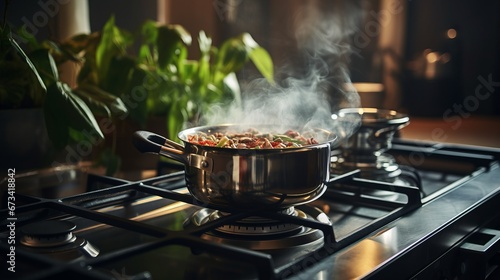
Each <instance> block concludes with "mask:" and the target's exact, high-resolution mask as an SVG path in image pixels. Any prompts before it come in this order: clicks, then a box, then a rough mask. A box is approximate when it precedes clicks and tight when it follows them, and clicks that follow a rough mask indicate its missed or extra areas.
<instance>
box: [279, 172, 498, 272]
mask: <svg viewBox="0 0 500 280" xmlns="http://www.w3.org/2000/svg"><path fill="white" fill-rule="evenodd" d="M499 178H500V169H499V168H498V166H494V167H493V170H490V171H488V172H487V173H484V174H481V176H477V177H474V178H472V179H471V180H470V181H468V182H466V183H465V184H463V185H462V186H460V187H458V188H456V189H453V190H452V191H450V192H448V193H445V194H443V195H442V196H440V197H438V198H436V199H434V200H432V201H430V202H428V203H427V204H425V205H424V206H422V207H420V208H418V209H417V210H415V211H413V212H411V213H409V214H407V215H405V216H403V217H402V218H400V219H398V220H396V221H394V222H391V223H389V224H387V225H385V226H383V227H382V228H380V230H378V231H377V232H374V233H373V234H371V235H370V236H369V237H367V238H366V239H362V240H360V241H358V242H357V243H355V244H353V245H352V246H350V247H347V248H345V249H343V250H341V251H339V252H337V253H335V254H333V255H331V256H329V257H327V258H324V259H320V260H319V261H316V262H314V260H313V259H310V260H309V262H308V264H307V269H306V270H305V272H302V273H299V274H296V275H294V276H292V277H291V278H290V279H412V277H413V276H415V275H417V274H418V273H419V272H420V271H421V270H422V269H424V268H426V267H427V266H428V265H429V264H431V263H432V262H433V261H435V260H436V259H437V258H438V257H440V256H441V255H443V254H445V253H446V252H447V251H448V250H450V248H453V247H454V246H459V245H460V244H461V242H462V241H463V239H464V238H465V237H466V236H468V235H469V234H470V233H471V232H473V231H474V230H475V229H478V227H480V226H481V225H483V224H484V223H486V222H487V221H489V220H491V219H493V218H494V217H498V216H499V215H500V213H499V212H498V205H499V204H498V203H499V202H500V183H499V181H498V179H499ZM311 263H314V265H311ZM304 266H305V265H304ZM292 270H294V271H300V265H299V267H296V268H293V269H292ZM291 274H292V273H290V274H289V275H291ZM283 275H285V276H286V275H288V273H287V272H286V271H285V272H283ZM437 275H439V272H437ZM394 277H396V278H394ZM423 279H428V278H423ZM436 279H438V278H436Z"/></svg>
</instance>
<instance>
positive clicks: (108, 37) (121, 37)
mask: <svg viewBox="0 0 500 280" xmlns="http://www.w3.org/2000/svg"><path fill="white" fill-rule="evenodd" d="M132 40H133V38H132V37H131V35H130V34H128V33H127V32H125V31H122V30H120V29H119V28H118V27H116V26H115V18H114V17H113V16H112V17H111V18H110V19H109V20H108V21H107V22H106V24H105V25H104V28H103V30H102V34H101V41H100V42H99V45H98V46H97V49H96V53H95V63H96V68H97V76H98V78H99V79H98V82H99V85H101V86H102V85H103V84H102V83H103V82H104V81H106V76H107V74H108V70H109V67H110V62H111V60H112V59H113V57H114V56H116V55H124V54H125V52H126V48H127V47H128V46H129V45H130V44H131V43H132Z"/></svg>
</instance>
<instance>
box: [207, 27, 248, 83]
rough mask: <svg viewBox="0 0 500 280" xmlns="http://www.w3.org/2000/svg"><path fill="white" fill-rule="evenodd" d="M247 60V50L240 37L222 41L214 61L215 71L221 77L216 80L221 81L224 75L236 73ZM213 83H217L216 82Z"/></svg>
mask: <svg viewBox="0 0 500 280" xmlns="http://www.w3.org/2000/svg"><path fill="white" fill-rule="evenodd" d="M248 59H249V58H248V49H247V48H246V47H245V45H244V44H243V41H242V40H241V38H240V37H238V38H230V39H228V40H226V41H224V43H222V46H221V47H220V49H219V51H218V52H217V56H216V60H215V63H216V64H215V65H216V69H217V71H218V72H220V73H222V74H223V76H218V77H216V78H218V79H223V78H224V76H225V75H227V74H229V73H231V72H236V71H238V70H239V69H241V68H242V67H243V65H245V63H246V62H247V61H248ZM215 82H216V83H218V81H217V80H216V81H215Z"/></svg>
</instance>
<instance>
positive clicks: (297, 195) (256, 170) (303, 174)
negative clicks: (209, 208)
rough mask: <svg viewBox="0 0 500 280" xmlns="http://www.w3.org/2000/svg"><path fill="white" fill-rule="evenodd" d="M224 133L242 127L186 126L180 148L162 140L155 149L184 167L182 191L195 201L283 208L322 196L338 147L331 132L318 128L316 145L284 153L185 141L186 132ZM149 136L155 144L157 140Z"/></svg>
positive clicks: (187, 133)
mask: <svg viewBox="0 0 500 280" xmlns="http://www.w3.org/2000/svg"><path fill="white" fill-rule="evenodd" d="M227 130H229V131H241V128H238V126H234V125H224V126H211V127H198V128H191V129H188V130H185V131H182V132H181V133H179V138H180V139H181V140H182V141H183V142H184V147H183V148H182V149H180V147H178V146H175V145H171V144H170V142H171V141H169V140H166V139H165V144H164V145H162V147H161V149H159V152H158V154H160V155H162V156H166V157H169V158H171V159H174V160H177V161H180V162H182V163H183V164H184V165H185V169H186V173H185V174H186V175H185V178H186V183H187V188H188V189H189V191H190V193H191V194H192V195H193V196H194V197H195V198H196V199H197V200H199V201H201V202H204V203H210V204H212V205H215V206H220V207H238V208H254V207H257V206H259V207H272V208H287V207H289V206H293V205H299V204H304V203H307V202H310V201H313V200H315V199H317V198H318V197H320V196H321V195H322V194H323V193H324V191H325V189H326V186H325V182H326V181H328V179H329V178H330V170H329V166H330V152H331V149H332V147H333V146H334V145H336V143H337V137H336V136H335V135H334V134H332V133H330V132H328V131H324V130H318V133H320V134H318V138H316V139H317V140H318V141H321V142H320V143H319V144H315V145H309V146H304V147H300V148H285V149H232V148H218V147H208V146H202V145H196V144H192V143H189V142H188V141H187V135H190V134H194V133H199V132H205V133H215V132H225V131H227ZM148 137H149V138H152V137H154V140H155V141H156V140H158V139H157V138H158V137H161V136H158V135H154V136H148ZM143 138H144V137H143ZM142 140H143V141H148V140H150V139H142ZM140 144H142V143H140ZM165 146H169V147H168V148H165ZM172 150H175V152H173V151H172ZM148 152H149V151H148Z"/></svg>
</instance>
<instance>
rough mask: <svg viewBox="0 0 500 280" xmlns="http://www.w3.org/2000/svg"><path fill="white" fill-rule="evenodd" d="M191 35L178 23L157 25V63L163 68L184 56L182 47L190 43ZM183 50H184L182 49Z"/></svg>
mask: <svg viewBox="0 0 500 280" xmlns="http://www.w3.org/2000/svg"><path fill="white" fill-rule="evenodd" d="M191 40H192V39H191V35H190V34H189V33H188V32H187V31H186V30H185V29H184V27H182V26H180V25H163V26H160V27H158V37H157V40H156V46H157V48H158V49H157V51H158V65H159V67H160V69H165V67H166V66H167V64H169V63H176V62H177V61H179V60H180V57H181V55H182V56H184V54H182V53H181V52H183V50H182V48H183V46H184V48H185V46H188V45H190V44H191ZM184 52H185V51H184Z"/></svg>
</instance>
